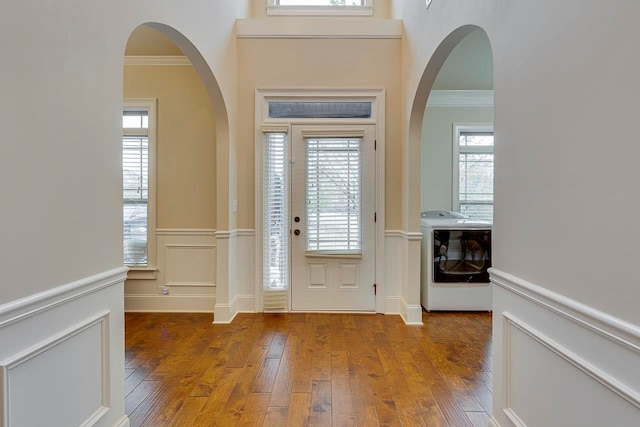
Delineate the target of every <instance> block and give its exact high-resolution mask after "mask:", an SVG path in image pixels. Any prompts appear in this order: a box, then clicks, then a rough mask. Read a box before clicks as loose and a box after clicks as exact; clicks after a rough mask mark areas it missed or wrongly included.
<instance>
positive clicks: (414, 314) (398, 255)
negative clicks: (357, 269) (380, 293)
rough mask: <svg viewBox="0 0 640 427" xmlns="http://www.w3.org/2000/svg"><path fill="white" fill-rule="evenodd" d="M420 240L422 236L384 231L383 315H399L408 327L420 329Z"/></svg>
mask: <svg viewBox="0 0 640 427" xmlns="http://www.w3.org/2000/svg"><path fill="white" fill-rule="evenodd" d="M421 239H422V233H409V232H406V231H400V230H387V231H385V254H386V259H385V262H386V264H385V287H386V294H385V314H399V315H400V316H401V317H402V319H403V320H404V322H405V323H406V324H407V325H422V306H421V305H420V240H421Z"/></svg>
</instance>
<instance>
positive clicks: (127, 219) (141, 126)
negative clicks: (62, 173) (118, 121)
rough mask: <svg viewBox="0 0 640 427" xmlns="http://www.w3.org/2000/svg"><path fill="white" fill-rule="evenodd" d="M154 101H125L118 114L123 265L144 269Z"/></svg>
mask: <svg viewBox="0 0 640 427" xmlns="http://www.w3.org/2000/svg"><path fill="white" fill-rule="evenodd" d="M154 116H155V100H127V101H125V105H124V108H123V113H122V128H123V129H122V133H123V136H122V204H123V208H122V212H123V244H124V248H123V249H124V264H125V265H128V266H131V267H142V268H144V267H148V266H149V265H151V262H150V261H151V260H150V258H151V255H153V253H154V251H152V250H150V249H151V244H152V243H153V242H154V239H153V238H150V236H153V235H154V233H155V212H154V209H153V206H154V205H153V203H152V202H153V200H154V199H155V198H154V197H153V195H154V193H153V182H154V180H153V162H152V159H153V150H154V148H155V144H154V141H153V138H154V132H153V126H154V123H155V117H154Z"/></svg>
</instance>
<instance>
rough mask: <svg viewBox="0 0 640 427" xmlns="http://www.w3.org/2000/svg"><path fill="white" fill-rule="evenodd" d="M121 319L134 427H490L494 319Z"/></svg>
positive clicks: (246, 316) (342, 316) (352, 316)
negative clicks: (221, 321)
mask: <svg viewBox="0 0 640 427" xmlns="http://www.w3.org/2000/svg"><path fill="white" fill-rule="evenodd" d="M212 319H213V316H212V315H211V314H175V313H167V314H159V313H127V314H126V315H125V324H126V330H125V343H126V354H125V363H126V365H125V369H126V372H125V376H126V380H125V389H126V390H125V393H126V400H125V404H126V412H127V414H128V415H129V418H130V421H131V426H132V427H137V426H153V427H156V426H225V427H226V426H295V427H298V426H339V427H342V426H429V427H431V426H451V427H465V426H471V427H477V426H487V425H488V424H489V416H490V414H491V381H492V372H491V369H492V360H491V358H492V353H491V314H490V313H423V321H424V326H406V325H405V324H404V323H403V322H402V320H401V319H400V317H399V316H384V315H379V314H372V315H362V314H361V315H355V314H262V313H259V314H239V315H238V316H237V317H236V319H235V320H234V321H233V323H232V324H230V325H213V324H212V323H211V321H212Z"/></svg>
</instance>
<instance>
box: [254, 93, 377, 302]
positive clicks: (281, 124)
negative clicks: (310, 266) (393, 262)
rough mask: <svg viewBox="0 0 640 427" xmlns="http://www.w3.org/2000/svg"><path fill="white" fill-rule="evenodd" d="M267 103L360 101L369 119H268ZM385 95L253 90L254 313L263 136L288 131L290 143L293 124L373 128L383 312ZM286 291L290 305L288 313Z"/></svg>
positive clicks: (259, 298)
mask: <svg viewBox="0 0 640 427" xmlns="http://www.w3.org/2000/svg"><path fill="white" fill-rule="evenodd" d="M270 101H311V102H314V101H315V102H318V101H324V102H330V101H343V102H345V101H360V102H371V104H372V105H371V118H368V119H271V118H269V102H270ZM384 107H385V91H384V89H256V93H255V126H254V128H255V261H256V262H255V278H256V283H255V292H256V293H255V295H256V299H255V301H256V302H255V305H256V311H258V312H261V311H263V307H264V303H263V296H264V292H263V287H262V279H263V277H262V276H263V274H262V271H263V270H262V267H263V254H262V244H263V238H262V232H263V226H262V218H263V194H262V184H263V182H262V180H263V178H262V174H263V165H262V162H263V151H262V150H263V143H264V132H265V131H267V130H268V129H274V130H278V131H282V130H283V129H287V130H288V131H287V134H288V138H289V141H290V140H291V125H293V124H310V125H324V124H334V125H335V124H374V125H375V126H376V165H375V170H376V172H375V175H376V178H375V187H376V188H375V210H376V224H375V242H376V245H375V246H376V257H375V260H376V261H375V264H376V266H375V281H376V282H375V283H376V285H377V290H376V302H375V311H376V313H384V312H385V288H386V287H385V283H384V281H385V280H384V279H385V269H384V265H385V251H384V242H385V210H384V208H385V110H384ZM290 295H291V293H290V289H289V305H288V310H290V309H291V301H290Z"/></svg>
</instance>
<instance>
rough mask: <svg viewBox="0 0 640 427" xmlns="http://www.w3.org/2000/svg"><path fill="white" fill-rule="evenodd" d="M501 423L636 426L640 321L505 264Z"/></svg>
mask: <svg viewBox="0 0 640 427" xmlns="http://www.w3.org/2000/svg"><path fill="white" fill-rule="evenodd" d="M491 280H492V282H493V283H494V285H495V286H494V297H493V298H494V311H493V333H494V336H493V338H494V394H493V396H494V403H493V419H492V424H493V425H494V426H501V427H507V426H518V427H520V426H545V427H553V426H631V425H638V420H640V369H639V368H638V367H640V327H639V326H638V325H633V324H630V323H627V322H624V321H622V320H621V319H617V318H615V317H612V316H610V315H608V314H606V313H603V312H601V311H598V310H596V309H594V308H593V307H589V306H586V305H583V304H581V303H578V302H577V301H575V300H572V299H570V298H567V297H564V296H562V295H559V294H556V293H554V292H551V291H549V290H547V289H544V288H542V287H539V286H537V285H534V284H532V283H529V282H526V281H524V280H522V279H519V278H517V277H514V276H512V275H509V274H507V273H504V272H502V271H499V270H495V269H492V270H491Z"/></svg>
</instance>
